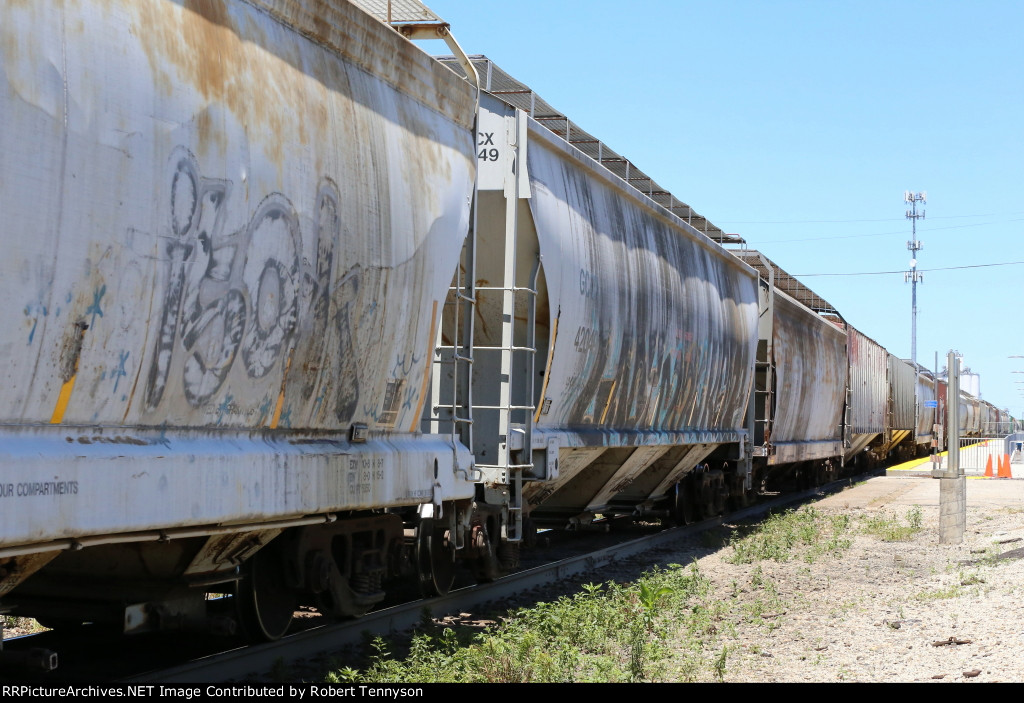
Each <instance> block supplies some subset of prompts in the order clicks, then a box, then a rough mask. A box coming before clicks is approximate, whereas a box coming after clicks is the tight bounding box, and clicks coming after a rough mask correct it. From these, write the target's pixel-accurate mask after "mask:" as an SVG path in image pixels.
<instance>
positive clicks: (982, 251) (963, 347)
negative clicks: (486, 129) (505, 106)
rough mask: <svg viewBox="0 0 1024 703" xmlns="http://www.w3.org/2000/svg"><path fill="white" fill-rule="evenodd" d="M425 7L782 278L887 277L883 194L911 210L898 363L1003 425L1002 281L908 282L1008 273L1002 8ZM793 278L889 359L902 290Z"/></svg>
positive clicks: (1016, 213)
mask: <svg viewBox="0 0 1024 703" xmlns="http://www.w3.org/2000/svg"><path fill="white" fill-rule="evenodd" d="M427 4H428V5H429V6H430V8H431V9H433V10H434V11H435V12H436V13H437V14H438V15H440V16H441V17H443V18H444V19H445V20H446V21H448V22H449V23H450V24H451V27H452V33H453V35H454V36H455V37H456V39H457V40H458V41H459V43H460V44H461V45H462V47H463V48H464V49H465V50H466V52H467V53H469V54H486V55H487V56H489V57H490V58H491V59H493V60H494V61H495V63H497V64H498V65H499V66H501V67H502V68H503V69H504V70H506V71H507V72H509V73H510V74H512V75H513V76H515V77H516V78H518V79H519V80H521V81H522V82H524V83H526V84H527V85H529V86H530V87H532V88H533V89H534V90H535V91H536V92H537V93H538V94H539V95H541V96H543V97H544V99H545V100H547V101H548V102H549V103H551V104H552V105H553V106H554V107H555V108H556V109H559V110H561V111H563V112H564V113H565V114H567V115H568V116H569V117H570V119H572V120H573V121H574V122H576V123H577V124H579V125H580V127H582V128H583V129H585V130H587V131H589V132H590V133H592V134H594V135H595V136H596V137H598V138H599V139H601V140H602V141H604V142H605V143H607V144H608V145H609V146H610V147H611V148H613V149H615V150H616V151H618V152H619V153H621V154H623V155H624V156H626V157H627V158H629V159H630V160H632V161H633V162H634V163H635V164H636V165H637V166H638V167H640V168H641V169H643V170H644V171H645V172H646V173H648V174H650V175H651V176H652V177H654V178H655V180H657V181H658V182H659V183H660V184H662V185H663V186H665V187H667V188H668V189H669V190H670V191H672V192H673V193H674V194H675V195H676V196H677V197H679V198H680V199H682V200H684V201H685V202H687V203H689V204H690V205H691V206H693V208H694V209H695V210H697V211H698V212H700V213H701V214H703V215H706V216H707V217H708V218H709V219H710V220H711V221H712V222H714V223H715V224H716V225H718V226H720V227H722V228H723V229H724V230H725V231H727V232H735V233H738V234H740V235H742V236H743V237H745V238H746V239H747V241H748V242H749V243H750V246H751V247H752V248H757V249H760V250H762V251H763V252H764V253H765V254H767V255H768V256H769V257H770V258H772V259H773V260H775V261H776V263H778V264H779V265H780V266H782V267H783V268H785V269H786V270H788V271H789V272H790V273H793V274H837V273H842V274H854V273H873V272H881V271H903V270H906V269H908V268H909V260H910V252H908V251H907V241H908V240H909V239H910V231H911V227H910V221H909V220H907V219H906V218H905V217H904V212H905V210H906V208H907V206H906V205H905V204H904V203H903V192H904V191H905V190H908V189H909V190H915V191H922V190H923V191H927V193H928V203H927V205H925V206H924V210H925V211H926V213H927V217H926V219H924V220H919V221H918V239H919V240H920V241H921V242H922V243H923V244H924V249H923V250H922V251H921V252H920V253H919V254H918V268H919V269H920V270H921V271H923V272H924V282H923V284H922V285H919V286H918V344H917V349H918V361H920V362H921V363H923V364H925V365H926V366H928V367H931V366H933V364H934V355H935V352H936V351H937V352H939V356H940V362H939V363H940V365H944V364H945V360H944V358H945V354H946V352H947V351H948V350H950V349H956V350H958V351H959V352H961V353H962V354H963V355H964V363H965V365H967V366H969V367H970V368H971V369H972V370H974V371H976V372H978V373H980V374H981V391H982V396H983V397H984V398H985V399H986V400H988V401H989V402H991V403H993V404H995V405H997V406H999V407H1009V408H1010V409H1011V410H1012V411H1013V413H1014V414H1015V415H1017V416H1018V417H1021V416H1022V415H1024V390H1022V389H1024V373H1012V372H1013V371H1021V372H1024V358H1022V359H1010V358H1008V357H1010V356H1012V355H1020V356H1024V310H1022V304H1021V303H1022V300H1024V265H1021V264H1016V265H1001V266H986V267H981V268H969V269H959V270H949V271H933V270H930V269H936V268H944V267H953V266H968V265H978V264H996V263H1005V262H1012V261H1017V262H1024V245H1022V242H1024V237H1022V235H1024V48H1022V47H1024V40H1022V36H1024V2H1018V1H1017V0H987V1H986V0H982V1H980V2H971V3H962V2H920V1H916V0H910V1H905V2H899V3H895V2H876V1H872V0H857V1H856V2H854V1H852V0H850V1H844V0H834V1H832V0H830V1H825V0H821V1H817V2H812V1H810V0H804V1H799V2H798V1H771V2H769V1H753V0H715V1H714V2H710V1H707V2H689V1H684V0H679V1H667V0H666V1H658V0H652V1H649V2H642V3H640V2H638V3H623V2H604V1H600V0H590V1H588V2H583V1H572V0H557V1H551V0H548V1H547V2H541V1H539V0H517V1H515V2H506V3H490V2H488V3H481V2H479V1H477V2H469V1H467V0H428V2H427ZM440 46H441V48H435V45H434V44H430V45H426V46H425V48H427V50H429V51H437V52H438V53H447V52H446V51H445V50H444V48H443V44H442V45H440ZM802 280H803V282H804V283H805V284H807V285H808V286H809V287H811V288H812V289H814V290H815V291H816V292H818V293H819V294H820V295H822V297H824V298H825V299H827V300H828V301H830V302H831V303H832V304H833V305H834V306H835V307H836V308H837V309H838V310H839V311H840V312H841V313H842V314H843V315H844V317H846V319H847V320H848V321H849V322H850V323H852V324H853V325H854V326H855V327H857V328H858V329H860V330H861V331H862V332H864V333H865V334H867V335H868V336H870V337H872V338H873V339H875V340H876V341H878V342H879V343H881V344H882V345H883V346H885V347H886V348H887V349H889V350H890V351H892V352H893V353H895V354H898V355H900V356H902V357H905V358H909V356H910V337H911V335H910V318H911V315H910V309H911V287H910V284H906V283H904V280H903V275H902V273H895V274H888V275H861V276H813V277H812V276H807V277H803V278H802ZM1016 381H1021V382H1022V383H1016Z"/></svg>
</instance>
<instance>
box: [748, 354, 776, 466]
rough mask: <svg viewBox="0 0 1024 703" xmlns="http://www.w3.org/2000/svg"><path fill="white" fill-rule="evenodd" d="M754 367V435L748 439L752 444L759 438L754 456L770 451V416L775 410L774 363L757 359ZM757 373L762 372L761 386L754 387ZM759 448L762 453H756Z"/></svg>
mask: <svg viewBox="0 0 1024 703" xmlns="http://www.w3.org/2000/svg"><path fill="white" fill-rule="evenodd" d="M754 369H755V384H754V385H755V387H754V403H753V406H754V420H753V422H754V424H753V435H754V436H753V437H751V438H750V441H751V444H754V443H755V442H757V441H758V438H760V440H761V443H760V445H755V456H768V455H769V454H770V453H771V438H772V416H773V414H774V410H775V364H774V363H772V362H770V361H757V362H754ZM759 374H763V379H764V386H763V388H757V387H756V386H757V383H756V376H757V375H759ZM758 430H760V431H758ZM759 448H760V449H761V451H762V452H763V453H757V451H758V449H759Z"/></svg>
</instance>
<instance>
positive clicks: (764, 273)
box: [730, 249, 845, 322]
mask: <svg viewBox="0 0 1024 703" xmlns="http://www.w3.org/2000/svg"><path fill="white" fill-rule="evenodd" d="M730 253H732V254H733V255H734V256H735V257H737V258H738V259H740V260H741V261H743V262H744V263H746V264H749V265H750V266H751V267H752V268H754V269H756V270H757V272H758V273H759V274H761V277H762V278H765V279H768V278H771V279H774V282H775V287H776V288H777V289H778V290H781V291H782V292H783V293H785V294H786V295H788V296H789V297H791V298H794V299H796V300H797V301H799V302H800V303H803V304H804V305H805V306H807V307H808V308H810V309H811V310H813V311H814V312H816V313H818V314H820V315H835V316H836V317H838V318H839V319H840V320H843V316H842V315H840V314H839V311H838V310H836V309H835V308H834V307H832V304H831V303H829V302H828V301H827V300H825V299H824V298H822V297H821V296H820V295H818V294H817V293H815V292H814V291H813V290H811V289H810V288H808V287H807V286H805V285H804V284H803V283H801V282H800V281H798V280H797V279H796V278H794V277H793V276H792V275H790V274H789V273H787V272H786V271H784V270H783V269H782V267H780V266H779V265H778V264H776V263H775V262H774V261H772V260H771V259H769V258H768V257H767V256H765V255H764V254H762V253H761V252H759V251H756V250H754V249H730ZM844 322H845V320H844Z"/></svg>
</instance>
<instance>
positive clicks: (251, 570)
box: [235, 543, 298, 642]
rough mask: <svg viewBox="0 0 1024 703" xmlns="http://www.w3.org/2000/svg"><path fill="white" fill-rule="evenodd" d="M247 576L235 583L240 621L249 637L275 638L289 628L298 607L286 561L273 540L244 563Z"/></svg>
mask: <svg viewBox="0 0 1024 703" xmlns="http://www.w3.org/2000/svg"><path fill="white" fill-rule="evenodd" d="M245 570H246V576H245V578H243V579H242V580H241V581H239V582H238V583H237V584H236V586H235V602H236V609H237V613H238V620H239V624H240V625H241V627H242V631H243V632H244V633H245V635H246V637H247V638H248V639H250V640H256V641H259V640H264V641H268V642H270V641H273V640H277V639H280V638H281V637H283V636H284V633H285V632H287V631H288V626H289V625H291V623H292V616H293V615H294V613H295V609H296V608H297V607H298V602H297V601H296V598H295V594H294V593H293V592H292V591H291V590H290V589H289V588H288V586H287V585H286V584H285V582H284V563H283V560H282V559H281V556H280V552H279V550H278V549H276V548H275V547H274V545H273V543H271V544H270V545H269V546H267V547H264V548H263V549H261V550H260V551H258V552H256V554H254V555H253V556H252V557H250V558H249V560H248V561H247V562H246V565H245Z"/></svg>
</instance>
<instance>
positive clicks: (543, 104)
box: [437, 54, 743, 244]
mask: <svg viewBox="0 0 1024 703" xmlns="http://www.w3.org/2000/svg"><path fill="white" fill-rule="evenodd" d="M469 59H470V61H472V62H473V66H474V67H475V68H476V70H477V73H479V74H480V84H481V87H482V88H483V90H485V91H487V92H488V93H490V94H491V95H494V96H496V97H497V98H499V99H500V100H504V101H505V102H507V103H508V104H510V105H513V106H514V107H517V108H519V109H520V110H523V111H525V112H527V113H528V114H529V115H530V117H532V118H533V119H535V120H537V121H538V122H539V123H540V124H542V125H544V126H545V127H547V128H548V130H550V131H551V133H552V134H554V135H555V136H557V137H559V138H560V139H563V140H565V141H566V142H568V143H569V144H572V145H573V146H574V147H576V148H577V149H579V150H580V151H582V152H583V153H584V154H586V155H587V156H589V157H590V158H592V159H593V160H594V161H597V162H598V163H600V164H601V165H602V166H604V167H605V168H606V169H608V170H609V171H610V172H611V173H612V174H614V175H615V176H617V177H618V178H620V179H622V180H623V181H625V182H626V183H627V184H628V185H630V186H632V187H633V188H635V189H636V190H638V191H640V192H641V193H643V194H644V195H646V196H647V197H648V198H650V199H651V200H653V201H654V202H656V203H657V204H658V205H661V206H662V207H663V208H665V209H666V210H668V211H669V212H671V213H672V214H674V215H675V216H676V217H678V218H679V219H681V220H683V221H684V222H686V223H687V224H689V225H690V226H692V227H693V228H694V229H696V230H697V231H699V232H701V233H703V234H705V235H707V236H708V237H710V238H711V239H713V240H714V241H716V242H718V243H720V244H742V243H743V239H742V238H741V237H740V236H739V235H736V234H727V233H725V232H724V231H722V229H721V228H720V227H717V226H715V225H714V224H712V223H711V222H710V221H709V220H708V219H707V218H706V217H704V216H703V215H700V214H699V213H697V212H696V211H695V210H694V209H693V208H692V207H690V206H689V205H687V204H686V203H684V202H683V201H682V200H680V199H679V198H677V197H675V196H674V195H673V194H672V193H670V192H668V191H667V190H665V189H664V188H663V187H662V186H660V185H658V184H657V183H656V182H655V181H654V179H653V178H651V177H650V176H649V175H647V174H646V173H645V172H644V171H642V170H641V169H639V168H637V166H636V164H634V163H633V162H632V161H630V160H629V159H627V158H626V157H624V156H622V155H621V154H619V153H618V152H616V151H615V150H613V149H611V148H610V147H609V146H608V145H607V144H605V143H604V142H602V141H601V140H600V139H598V138H596V137H595V136H594V135H592V134H590V133H589V132H587V131H585V130H583V129H582V128H580V126H579V125H577V124H576V123H575V122H573V121H572V120H570V119H569V118H568V117H567V116H566V115H565V114H564V113H563V112H561V111H559V110H556V109H555V108H554V107H552V106H551V104H550V103H548V102H547V101H546V100H544V98H542V97H540V96H539V95H537V94H536V93H535V92H533V90H532V89H531V88H530V87H529V86H528V85H526V84H525V83H522V82H520V81H518V80H516V79H515V78H513V77H512V76H510V75H509V74H508V73H506V72H505V71H503V70H501V68H499V67H498V66H497V65H496V64H495V63H494V62H493V61H492V60H491V59H489V58H487V57H486V56H483V55H479V54H478V55H475V56H470V57H469ZM437 60H438V61H440V62H441V63H443V64H444V65H445V66H447V67H448V68H450V69H451V70H453V71H455V72H456V73H457V74H458V75H460V76H463V77H464V76H465V75H466V73H465V71H463V70H462V67H461V66H460V65H459V62H458V60H457V59H456V58H455V57H454V56H439V57H437Z"/></svg>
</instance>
